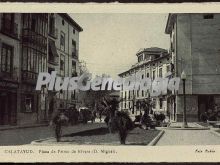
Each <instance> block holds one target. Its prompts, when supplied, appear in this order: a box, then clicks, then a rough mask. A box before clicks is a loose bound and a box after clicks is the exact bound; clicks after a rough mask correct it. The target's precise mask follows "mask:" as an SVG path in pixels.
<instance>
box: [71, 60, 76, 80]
mask: <svg viewBox="0 0 220 165" xmlns="http://www.w3.org/2000/svg"><path fill="white" fill-rule="evenodd" d="M75 76H77V73H76V62H75V61H72V77H75Z"/></svg>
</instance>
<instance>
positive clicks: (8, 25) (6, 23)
mask: <svg viewBox="0 0 220 165" xmlns="http://www.w3.org/2000/svg"><path fill="white" fill-rule="evenodd" d="M2 21H3V23H2V26H3V27H2V28H3V29H2V30H4V31H6V32H7V33H10V32H12V33H13V32H14V14H7V13H4V14H3V17H2Z"/></svg>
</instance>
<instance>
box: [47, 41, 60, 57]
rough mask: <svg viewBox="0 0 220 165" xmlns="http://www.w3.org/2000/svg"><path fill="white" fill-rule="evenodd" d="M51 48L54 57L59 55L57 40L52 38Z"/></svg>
mask: <svg viewBox="0 0 220 165" xmlns="http://www.w3.org/2000/svg"><path fill="white" fill-rule="evenodd" d="M49 49H50V50H51V52H52V54H53V56H54V57H59V55H58V53H57V49H56V46H55V42H54V41H53V40H51V39H49Z"/></svg>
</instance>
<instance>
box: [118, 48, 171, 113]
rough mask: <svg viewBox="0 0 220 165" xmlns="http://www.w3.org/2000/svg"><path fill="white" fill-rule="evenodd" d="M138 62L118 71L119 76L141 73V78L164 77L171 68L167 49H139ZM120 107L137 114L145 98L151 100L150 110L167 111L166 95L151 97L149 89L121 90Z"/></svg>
mask: <svg viewBox="0 0 220 165" xmlns="http://www.w3.org/2000/svg"><path fill="white" fill-rule="evenodd" d="M136 55H137V59H138V62H137V63H136V64H134V65H133V66H132V67H131V68H130V69H129V70H127V71H125V72H123V73H120V74H119V76H120V77H122V78H126V77H128V76H131V75H135V76H136V75H137V74H139V75H141V78H142V79H143V78H146V77H147V78H151V80H154V79H155V78H156V77H166V75H167V73H168V72H169V71H170V70H171V64H170V62H171V57H170V55H169V54H168V52H167V50H165V49H161V48H157V47H151V48H145V49H142V50H140V51H139V52H138V53H137V54H136ZM120 97H121V98H122V100H123V101H122V102H121V103H120V109H121V110H124V111H128V112H129V113H130V114H131V115H139V114H141V113H142V111H143V107H144V104H145V101H146V99H150V100H152V102H153V107H152V110H153V111H154V112H160V113H164V114H166V113H167V101H166V96H163V95H161V96H159V97H151V96H150V93H149V91H144V90H132V91H126V90H125V91H123V90H122V91H121V92H120Z"/></svg>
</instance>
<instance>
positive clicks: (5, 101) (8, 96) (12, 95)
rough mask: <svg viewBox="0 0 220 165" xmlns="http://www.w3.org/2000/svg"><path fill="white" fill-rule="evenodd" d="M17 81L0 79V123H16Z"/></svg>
mask: <svg viewBox="0 0 220 165" xmlns="http://www.w3.org/2000/svg"><path fill="white" fill-rule="evenodd" d="M17 90H18V83H15V82H10V81H6V80H0V125H16V124H17V102H18V100H17V98H18V97H17Z"/></svg>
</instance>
